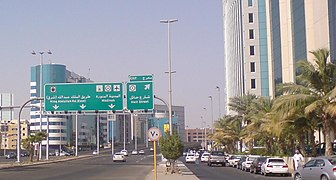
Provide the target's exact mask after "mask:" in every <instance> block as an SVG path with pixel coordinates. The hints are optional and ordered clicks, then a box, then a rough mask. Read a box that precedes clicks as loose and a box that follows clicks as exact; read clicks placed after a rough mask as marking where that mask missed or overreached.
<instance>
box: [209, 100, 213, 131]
mask: <svg viewBox="0 0 336 180" xmlns="http://www.w3.org/2000/svg"><path fill="white" fill-rule="evenodd" d="M209 99H210V102H211V124H212V125H211V132H212V133H213V129H214V120H213V108H212V96H209Z"/></svg>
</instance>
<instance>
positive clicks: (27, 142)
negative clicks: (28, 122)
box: [22, 132, 48, 162]
mask: <svg viewBox="0 0 336 180" xmlns="http://www.w3.org/2000/svg"><path fill="white" fill-rule="evenodd" d="M46 137H48V134H47V133H45V132H36V133H35V134H34V135H29V136H28V137H27V138H26V139H24V140H22V146H23V148H25V149H28V150H29V159H30V162H33V155H34V143H38V145H39V146H41V142H42V141H43V140H44V139H46ZM37 161H39V151H37Z"/></svg>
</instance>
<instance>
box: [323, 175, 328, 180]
mask: <svg viewBox="0 0 336 180" xmlns="http://www.w3.org/2000/svg"><path fill="white" fill-rule="evenodd" d="M321 180H329V178H328V177H327V176H326V175H322V176H321Z"/></svg>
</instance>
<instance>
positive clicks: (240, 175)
mask: <svg viewBox="0 0 336 180" xmlns="http://www.w3.org/2000/svg"><path fill="white" fill-rule="evenodd" d="M181 160H182V161H183V162H184V160H183V159H181ZM185 164H186V163H185ZM186 166H187V167H188V168H189V169H190V170H191V171H192V172H193V173H194V174H195V175H196V176H197V177H198V178H199V179H200V180H232V179H234V180H246V179H248V180H253V179H256V180H260V179H271V180H289V179H292V178H291V177H281V176H276V175H273V176H267V177H265V176H262V175H259V174H251V173H249V172H244V171H241V170H238V169H237V168H232V167H222V166H212V167H209V166H207V164H206V163H201V164H193V163H188V164H186Z"/></svg>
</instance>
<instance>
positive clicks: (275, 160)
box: [268, 159, 285, 163]
mask: <svg viewBox="0 0 336 180" xmlns="http://www.w3.org/2000/svg"><path fill="white" fill-rule="evenodd" d="M268 162H275V163H283V162H285V161H284V160H283V159H269V160H268Z"/></svg>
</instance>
